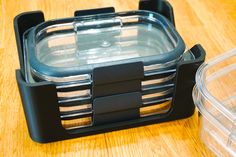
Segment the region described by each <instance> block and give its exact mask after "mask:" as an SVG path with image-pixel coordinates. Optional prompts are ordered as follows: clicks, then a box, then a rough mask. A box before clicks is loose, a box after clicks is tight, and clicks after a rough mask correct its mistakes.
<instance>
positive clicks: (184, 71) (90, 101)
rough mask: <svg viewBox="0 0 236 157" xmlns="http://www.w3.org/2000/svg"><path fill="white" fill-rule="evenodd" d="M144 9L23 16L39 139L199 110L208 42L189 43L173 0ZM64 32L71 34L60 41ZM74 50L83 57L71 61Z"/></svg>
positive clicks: (19, 34) (153, 1)
mask: <svg viewBox="0 0 236 157" xmlns="http://www.w3.org/2000/svg"><path fill="white" fill-rule="evenodd" d="M139 9H140V10H139V11H131V12H123V13H115V9H114V8H112V7H109V8H99V9H91V10H80V11H76V12H75V14H74V15H75V17H72V18H68V19H59V20H52V21H48V22H45V21H44V15H43V13H42V12H41V11H35V12H26V13H22V14H20V15H18V16H16V18H15V19H14V28H15V35H16V42H17V48H18V55H19V61H20V69H18V70H16V79H17V83H18V87H19V91H20V95H21V99H22V104H23V108H24V113H25V117H26V121H27V126H28V130H29V134H30V136H31V138H32V139H33V140H34V141H36V142H39V143H47V142H52V141H59V140H64V139H70V138H76V137H80V136H86V135H91V134H97V133H103V132H108V131H113V130H119V129H124V128H130V127H136V126H142V125H147V124H154V123H159V122H166V121H171V120H176V119H181V118H186V117H189V116H191V115H192V114H193V113H194V108H195V106H194V103H193V100H192V89H193V86H194V84H195V72H196V70H197V69H198V67H199V66H200V65H201V64H202V63H203V62H204V59H205V51H204V49H203V48H202V47H201V46H200V45H195V46H193V47H192V48H191V49H189V50H186V48H185V45H184V42H183V41H182V39H181V37H180V36H179V34H178V33H177V32H176V30H175V28H174V25H175V23H174V14H173V10H172V7H171V5H170V4H169V3H168V2H167V1H165V0H141V1H140V3H139ZM130 19H131V20H130ZM81 21H82V22H81ZM94 22H95V23H94ZM58 28H59V29H58ZM154 29H155V30H154ZM151 31H154V32H151ZM126 32H128V33H126ZM166 32H168V33H167V34H165V33H166ZM148 33H150V35H146V36H145V34H148ZM155 33H156V34H158V33H159V34H160V35H162V37H160V36H159V38H158V35H156V36H155ZM152 34H154V35H152ZM166 36H167V37H166ZM64 37H65V38H67V37H68V40H67V41H63V42H61V43H62V44H63V45H62V46H61V45H59V46H58V43H59V44H60V40H62V39H63V38H64ZM69 37H71V38H69ZM90 37H91V38H90ZM103 37H105V38H104V39H103ZM156 38H157V41H156V42H153V41H154V40H155V39H156ZM54 39H60V40H56V42H53V40H54ZM69 39H71V42H69ZM66 42H68V43H69V44H68V45H66V46H65V43H66ZM159 42H160V43H159ZM162 42H164V44H163V43H162ZM45 43H46V44H45ZM55 43H56V44H55ZM165 43H166V44H167V45H165ZM53 44H55V45H53ZM66 44H67V43H66ZM158 44H160V45H158ZM51 45H53V46H51ZM78 45H79V46H78ZM50 46H51V47H50ZM77 46H78V47H77ZM97 46H98V48H97ZM161 46H163V48H160V47H161ZM153 47H154V48H153ZM142 48H143V49H142ZM159 48H160V49H161V50H160V53H157V54H156V51H159ZM153 49H154V51H153ZM139 50H141V52H139ZM146 50H147V52H146ZM164 50H165V51H166V52H167V51H168V53H162V51H164ZM152 51H153V53H151V52H152ZM45 53H46V54H45ZM109 53H111V54H112V55H108V54H109ZM149 53H150V54H149ZM64 54H66V56H63V55H64ZM71 54H72V55H76V56H77V57H75V56H72V58H69V59H70V61H64V60H65V59H68V57H70V55H71ZM127 54H128V55H127ZM50 55H52V57H51V58H47V57H48V56H50ZM100 55H103V56H102V57H101V56H100ZM144 55H145V56H144ZM61 56H62V57H61ZM91 56H92V57H94V58H95V59H94V60H93V58H92V59H91ZM104 56H105V57H104ZM107 56H108V59H107ZM57 57H58V58H57ZM59 57H61V58H59ZM96 57H97V58H96ZM109 57H110V58H109ZM125 57H127V58H125ZM73 58H76V61H75V62H73V61H74V59H73ZM84 58H85V59H84ZM60 59H61V60H60ZM69 59H68V60H69ZM59 61H60V62H59ZM65 63H66V64H65Z"/></svg>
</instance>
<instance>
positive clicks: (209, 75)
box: [193, 49, 236, 151]
mask: <svg viewBox="0 0 236 157" xmlns="http://www.w3.org/2000/svg"><path fill="white" fill-rule="evenodd" d="M193 99H194V102H195V104H196V105H197V107H198V109H199V111H200V112H201V113H202V115H203V116H204V117H205V118H207V119H208V120H209V121H211V122H212V123H213V124H214V125H215V126H216V127H217V128H219V129H221V130H222V131H223V132H224V134H225V135H226V136H228V138H229V140H234V141H235V139H236V138H235V135H236V126H235V124H236V123H235V122H236V49H233V50H231V51H229V52H227V53H225V54H223V55H220V56H218V57H216V58H215V59H212V60H211V61H209V62H208V63H206V64H203V65H201V67H200V68H199V69H198V71H197V73H196V86H195V88H194V90H193ZM212 119H213V120H212ZM235 142H236V141H235ZM235 151H236V150H235Z"/></svg>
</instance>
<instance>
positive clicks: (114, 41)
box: [26, 11, 185, 80]
mask: <svg viewBox="0 0 236 157" xmlns="http://www.w3.org/2000/svg"><path fill="white" fill-rule="evenodd" d="M27 38H28V40H27V47H26V49H27V51H28V52H30V53H28V55H29V62H30V66H31V69H32V71H33V73H34V74H35V75H37V76H39V77H43V78H45V77H47V78H49V80H50V77H69V76H74V75H81V74H87V73H91V71H92V70H93V69H94V68H96V67H99V66H106V65H113V64H122V63H128V62H136V61H142V62H143V63H144V65H147V66H148V65H152V64H164V63H167V62H168V63H169V62H170V63H172V62H173V64H176V62H177V61H178V60H179V58H180V57H181V55H182V54H183V52H184V50H185V45H184V43H183V40H182V39H181V37H180V36H179V34H178V33H177V32H176V31H175V29H174V27H173V25H171V24H170V23H169V22H168V21H167V20H166V19H165V18H164V17H162V16H161V15H159V14H156V13H153V12H149V11H132V12H123V13H109V14H99V15H91V16H84V17H75V18H67V19H59V20H54V21H48V22H44V23H42V24H40V25H38V26H37V27H36V28H34V29H33V30H32V31H31V32H30V33H29V35H28V37H27ZM173 64H172V65H173Z"/></svg>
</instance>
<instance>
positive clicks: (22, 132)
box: [0, 0, 236, 157]
mask: <svg viewBox="0 0 236 157" xmlns="http://www.w3.org/2000/svg"><path fill="white" fill-rule="evenodd" d="M170 3H171V4H172V5H173V7H174V11H175V19H176V25H177V30H178V31H179V33H180V34H181V36H182V37H183V39H184V40H185V42H186V44H187V45H188V46H189V47H191V46H192V45H194V44H196V43H201V44H202V45H203V47H204V48H205V49H206V51H207V59H209V58H212V57H214V56H216V55H219V54H220V53H223V52H225V51H226V50H229V49H232V48H233V47H236V0H214V1H212V0H170ZM106 6H114V7H115V8H116V11H127V10H136V9H137V8H138V0H126V1H122V0H110V1H107V0H97V1H96V0H90V1H89V0H88V1H86V0H60V1H55V0H0V8H1V10H0V68H1V70H0V156H1V157H2V156H6V157H8V156H9V157H13V156H83V157H85V156H102V157H104V156H122V157H123V156H135V157H138V156H147V157H151V156H171V157H172V156H213V154H212V153H211V152H210V151H209V150H208V149H207V148H206V147H205V146H204V145H203V144H202V143H201V141H200V139H199V137H198V134H199V131H198V115H197V113H195V114H194V115H193V116H192V117H190V118H187V119H183V120H177V121H173V122H167V123H161V124H154V125H148V126H144V127H137V128H131V129H126V130H121V131H114V132H109V133H104V134H98V135H93V136H88V137H82V138H77V139H72V140H66V141H61V142H54V143H50V144H37V143H35V142H33V141H31V139H30V137H29V135H28V132H27V127H26V122H25V118H24V113H23V109H22V105H21V101H20V96H19V92H18V89H17V84H16V80H15V69H17V68H19V61H18V56H17V49H16V43H15V36H14V31H13V18H14V17H15V16H16V15H17V14H19V13H21V12H24V11H30V10H42V11H43V12H44V13H45V18H46V19H47V20H48V19H55V18H61V17H70V16H73V12H74V10H77V9H88V8H98V7H106Z"/></svg>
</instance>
